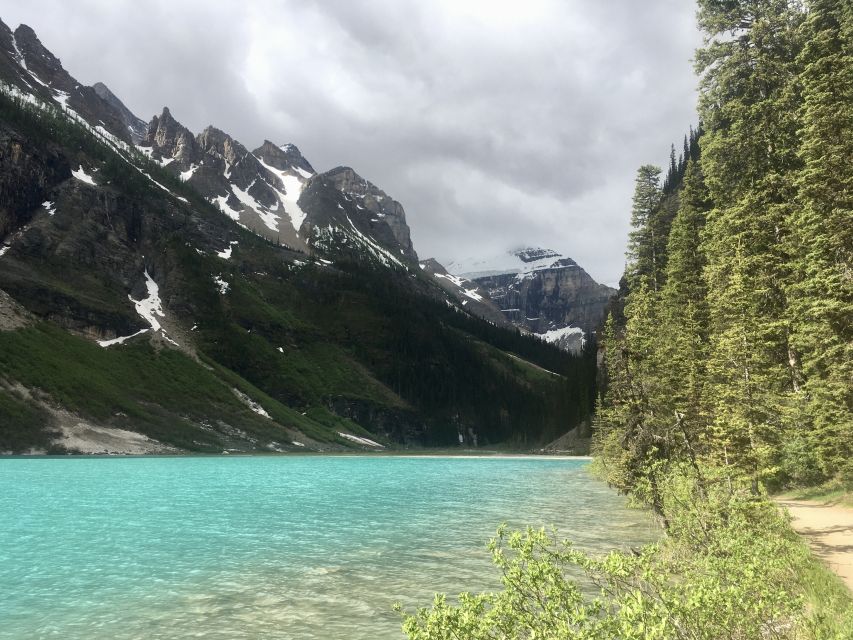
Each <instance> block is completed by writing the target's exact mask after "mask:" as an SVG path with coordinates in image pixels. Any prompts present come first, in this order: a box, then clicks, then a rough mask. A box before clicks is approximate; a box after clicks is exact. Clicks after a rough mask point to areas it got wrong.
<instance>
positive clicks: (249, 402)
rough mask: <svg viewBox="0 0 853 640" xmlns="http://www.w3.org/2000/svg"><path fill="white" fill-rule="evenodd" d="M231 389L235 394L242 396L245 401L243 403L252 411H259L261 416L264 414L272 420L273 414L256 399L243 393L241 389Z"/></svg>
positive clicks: (241, 398)
mask: <svg viewBox="0 0 853 640" xmlns="http://www.w3.org/2000/svg"><path fill="white" fill-rule="evenodd" d="M231 390H232V391H233V392H234V395H236V396H237V397H238V398H240V400H242V401H243V404H245V405H246V406H247V407H249V409H251V410H252V411H254V412H255V413H257V414H258V415H259V416H263V417H264V418H269V419H270V420H272V416H271V415H270V414H268V413H267V412H266V409H264V408H263V407H262V406H261V405H259V404H258V403H257V402H255V401H254V400H252V399H251V398H250V397H249V396H247V395H246V394H245V393H243V392H242V391H240V390H239V389H231Z"/></svg>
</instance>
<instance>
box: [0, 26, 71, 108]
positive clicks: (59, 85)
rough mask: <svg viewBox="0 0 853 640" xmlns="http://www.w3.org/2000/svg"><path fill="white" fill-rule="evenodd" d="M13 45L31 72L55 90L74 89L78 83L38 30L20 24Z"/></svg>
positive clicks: (67, 90) (66, 90) (69, 90)
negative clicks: (47, 46)
mask: <svg viewBox="0 0 853 640" xmlns="http://www.w3.org/2000/svg"><path fill="white" fill-rule="evenodd" d="M13 45H14V47H15V50H16V52H17V53H18V54H19V55H20V56H21V62H22V63H23V64H22V66H24V67H25V68H26V69H27V70H28V71H29V72H30V73H31V74H33V75H35V76H36V77H38V78H39V79H40V80H41V81H42V82H44V83H45V84H46V85H50V87H51V88H52V89H54V90H57V89H58V90H60V91H65V92H66V93H68V92H71V91H73V90H74V89H75V88H76V87H77V86H79V85H78V83H77V82H76V81H75V80H74V78H72V77H71V76H70V75H69V74H68V72H67V71H66V70H65V69H63V68H62V62H61V61H60V60H59V58H57V57H56V56H55V55H53V54H52V53H51V52H50V51H48V50H47V49H46V48H45V46H44V45H43V44H42V43H41V40H39V39H38V36H37V35H36V32H35V31H33V30H32V28H30V27H28V26H27V25H25V24H22V25H19V26H18V28H17V29H15V33H14V35H13Z"/></svg>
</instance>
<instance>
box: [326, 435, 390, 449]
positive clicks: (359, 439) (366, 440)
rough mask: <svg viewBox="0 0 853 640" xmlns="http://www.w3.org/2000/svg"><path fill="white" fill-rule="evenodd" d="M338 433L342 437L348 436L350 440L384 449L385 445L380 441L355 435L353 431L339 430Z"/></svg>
mask: <svg viewBox="0 0 853 640" xmlns="http://www.w3.org/2000/svg"><path fill="white" fill-rule="evenodd" d="M338 435H339V436H340V437H342V438H346V439H347V440H349V441H350V442H355V443H356V444H361V445H365V446H368V447H378V448H379V449H384V448H385V445H381V444H379V443H378V442H374V441H373V440H371V439H370V438H362V437H359V436H354V435H352V434H351V433H344V432H343V431H338Z"/></svg>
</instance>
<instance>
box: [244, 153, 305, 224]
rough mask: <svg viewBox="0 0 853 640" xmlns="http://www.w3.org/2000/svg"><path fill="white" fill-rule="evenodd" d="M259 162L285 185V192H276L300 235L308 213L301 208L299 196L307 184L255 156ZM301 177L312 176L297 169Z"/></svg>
mask: <svg viewBox="0 0 853 640" xmlns="http://www.w3.org/2000/svg"><path fill="white" fill-rule="evenodd" d="M255 158H256V159H257V161H258V162H260V163H261V166H262V167H263V168H264V169H266V170H267V171H269V172H270V173H272V174H273V175H274V176H277V177H278V179H279V180H281V182H282V184H283V185H284V192H281V191H279V190H278V189H275V188H274V190H275V192H276V193H277V194H278V197H279V199H280V200H281V204H282V205H284V210H285V212H286V213H287V215H288V216H289V217H290V224H292V225H293V230H294V231H296V232H297V234H298V233H299V228H300V227H301V226H302V223H303V222H304V221H305V218H306V215H307V214H306V213H305V212H304V211H303V210H302V207H300V206H299V204H298V201H299V196H301V195H302V189H303V188H304V187H305V183H304V181H303V180H300V179H299V178H297V177H296V176H292V175H290V174H289V173H287V172H286V171H282V170H281V169H276V168H275V167H273V166H272V165H269V164H267V163H266V162H264V161H263V160H262V159H261V158H258V157H257V156H255ZM297 170H298V171H299V174H300V175H303V176H304V177H305V178H310V177H311V174H310V173H308V172H307V171H302V170H301V169H297Z"/></svg>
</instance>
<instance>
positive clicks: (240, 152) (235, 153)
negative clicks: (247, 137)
mask: <svg viewBox="0 0 853 640" xmlns="http://www.w3.org/2000/svg"><path fill="white" fill-rule="evenodd" d="M196 140H197V142H198V144H199V146H200V147H201V148H202V149H203V150H204V151H205V152H207V153H209V154H211V155H213V156H215V157H219V158H222V159H223V160H224V161H225V162H226V164H228V165H235V164H237V163H238V162H240V161H241V160H243V159H244V158H245V157H246V156H248V155H249V151H248V149H246V147H244V146H243V145H242V144H240V143H239V142H237V141H236V140H235V139H234V138H232V137H231V136H229V135H228V134H227V133H225V132H224V131H222V130H221V129H217V128H216V127H214V126H212V125H211V126H208V127H207V128H206V129H205V130H204V131H202V132H201V133H200V134H198V137H197V138H196Z"/></svg>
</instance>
